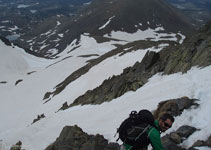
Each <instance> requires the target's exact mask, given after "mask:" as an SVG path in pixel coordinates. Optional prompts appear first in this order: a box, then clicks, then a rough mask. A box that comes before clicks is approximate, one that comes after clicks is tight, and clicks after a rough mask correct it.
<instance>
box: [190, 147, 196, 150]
mask: <svg viewBox="0 0 211 150" xmlns="http://www.w3.org/2000/svg"><path fill="white" fill-rule="evenodd" d="M188 150H198V149H196V148H194V147H190V148H189V149H188Z"/></svg>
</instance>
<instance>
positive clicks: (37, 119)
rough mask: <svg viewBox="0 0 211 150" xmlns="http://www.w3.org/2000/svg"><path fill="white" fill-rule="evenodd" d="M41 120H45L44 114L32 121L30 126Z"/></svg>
mask: <svg viewBox="0 0 211 150" xmlns="http://www.w3.org/2000/svg"><path fill="white" fill-rule="evenodd" d="M42 118H45V115H44V114H41V115H37V118H36V119H34V120H33V122H32V124H34V123H35V122H37V121H39V120H40V119H42Z"/></svg>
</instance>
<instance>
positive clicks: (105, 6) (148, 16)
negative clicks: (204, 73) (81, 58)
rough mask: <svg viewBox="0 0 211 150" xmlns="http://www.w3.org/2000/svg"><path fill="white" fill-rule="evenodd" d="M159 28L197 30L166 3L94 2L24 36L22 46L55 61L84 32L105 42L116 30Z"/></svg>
mask: <svg viewBox="0 0 211 150" xmlns="http://www.w3.org/2000/svg"><path fill="white" fill-rule="evenodd" d="M157 27H162V28H163V29H164V31H162V32H165V33H169V32H174V33H178V32H181V33H183V34H188V33H190V32H191V31H192V30H193V27H192V26H191V24H190V23H189V22H188V19H187V18H185V17H184V16H183V15H181V14H180V13H178V11H177V10H176V9H175V8H173V7H172V6H170V5H169V4H168V3H166V2H165V1H164V0H106V1H104V0H93V1H92V3H91V4H89V5H87V6H86V7H85V8H84V9H82V10H81V11H80V13H78V15H76V16H74V17H66V16H56V17H53V18H50V19H48V20H46V21H44V22H43V23H41V24H40V25H39V26H38V27H37V28H34V29H32V31H31V32H30V33H28V34H25V35H23V36H21V37H20V38H19V40H18V45H20V46H21V47H23V48H24V49H25V50H27V51H28V52H31V53H33V54H35V55H38V56H41V57H47V58H52V57H55V56H56V55H57V54H58V53H60V52H62V51H63V50H64V49H65V48H66V47H67V46H68V45H69V44H71V42H72V41H73V40H75V39H80V36H81V35H82V34H84V33H88V34H89V36H91V37H94V38H95V39H96V40H98V41H99V39H100V40H101V41H105V40H106V39H105V35H110V34H111V32H112V31H121V32H126V33H134V32H136V31H138V30H141V31H145V30H147V29H149V28H150V29H155V28H157ZM99 37H100V38H99ZM102 37H104V38H103V39H102ZM107 40H108V39H107ZM110 40H111V39H110ZM117 40H118V39H117ZM30 41H33V42H30ZM52 49H56V50H54V52H52Z"/></svg>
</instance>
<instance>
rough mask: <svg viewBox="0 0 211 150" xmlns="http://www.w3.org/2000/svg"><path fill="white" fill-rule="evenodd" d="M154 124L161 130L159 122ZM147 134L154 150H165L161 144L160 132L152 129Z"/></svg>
mask: <svg viewBox="0 0 211 150" xmlns="http://www.w3.org/2000/svg"><path fill="white" fill-rule="evenodd" d="M154 124H155V126H156V127H157V128H158V129H159V130H160V127H159V125H158V121H157V120H156V121H155V122H154ZM147 133H148V136H149V139H150V141H151V145H152V147H153V150H164V148H163V145H162V143H161V138H160V131H158V130H157V129H156V128H154V127H152V128H150V129H149V130H148V131H147Z"/></svg>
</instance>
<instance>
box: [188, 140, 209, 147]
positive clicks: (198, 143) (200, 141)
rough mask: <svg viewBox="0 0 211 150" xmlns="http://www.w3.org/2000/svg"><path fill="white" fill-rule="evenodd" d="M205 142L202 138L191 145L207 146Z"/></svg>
mask: <svg viewBox="0 0 211 150" xmlns="http://www.w3.org/2000/svg"><path fill="white" fill-rule="evenodd" d="M205 145H206V144H205V142H204V141H202V140H198V141H196V142H195V143H194V144H193V145H192V146H191V147H199V146H205Z"/></svg>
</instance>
